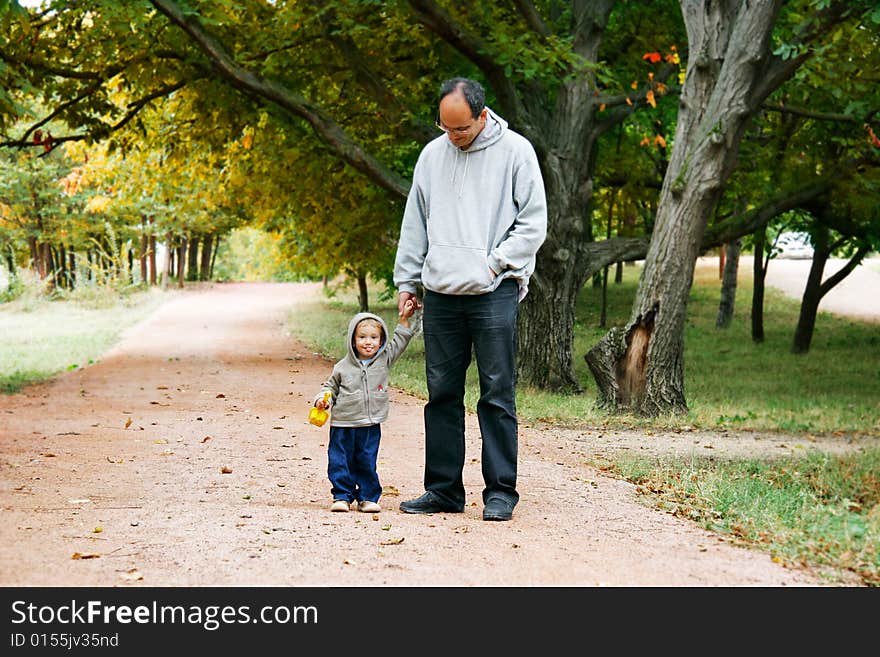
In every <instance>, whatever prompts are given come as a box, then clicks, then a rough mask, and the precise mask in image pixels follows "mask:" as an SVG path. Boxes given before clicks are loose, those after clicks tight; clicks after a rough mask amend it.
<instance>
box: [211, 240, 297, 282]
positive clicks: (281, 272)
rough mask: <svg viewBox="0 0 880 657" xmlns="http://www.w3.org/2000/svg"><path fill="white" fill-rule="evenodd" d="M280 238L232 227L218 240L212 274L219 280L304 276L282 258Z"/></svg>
mask: <svg viewBox="0 0 880 657" xmlns="http://www.w3.org/2000/svg"><path fill="white" fill-rule="evenodd" d="M279 242H280V240H279V237H278V236H277V235H272V234H269V233H266V232H264V231H261V230H258V229H256V228H250V227H244V228H239V229H236V230H233V231H232V232H230V233H229V235H228V236H227V237H226V238H225V239H224V240H223V242H221V243H220V249H219V251H218V252H217V261H216V263H215V265H214V278H215V279H216V280H218V281H299V280H305V279H306V278H307V277H306V276H305V274H304V273H303V272H298V271H296V270H294V269H293V268H292V267H291V265H290V263H289V262H288V261H287V260H285V259H284V257H283V255H282V252H281V247H280V244H279Z"/></svg>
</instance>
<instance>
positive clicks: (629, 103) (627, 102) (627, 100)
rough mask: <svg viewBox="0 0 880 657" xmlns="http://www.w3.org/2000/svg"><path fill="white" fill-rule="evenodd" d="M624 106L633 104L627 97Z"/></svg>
mask: <svg viewBox="0 0 880 657" xmlns="http://www.w3.org/2000/svg"><path fill="white" fill-rule="evenodd" d="M626 104H627V105H632V104H633V102H632V101H631V100H630V98H629V96H627V97H626Z"/></svg>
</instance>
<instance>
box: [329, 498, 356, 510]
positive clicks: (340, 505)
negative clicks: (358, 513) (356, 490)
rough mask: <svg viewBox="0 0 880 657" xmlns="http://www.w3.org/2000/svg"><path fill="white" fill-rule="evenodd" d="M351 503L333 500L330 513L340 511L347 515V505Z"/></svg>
mask: <svg viewBox="0 0 880 657" xmlns="http://www.w3.org/2000/svg"><path fill="white" fill-rule="evenodd" d="M350 504H351V502H348V501H347V500H333V504H331V505H330V510H331V511H341V512H342V513H348V509H349V505H350Z"/></svg>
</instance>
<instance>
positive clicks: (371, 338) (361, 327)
mask: <svg viewBox="0 0 880 657" xmlns="http://www.w3.org/2000/svg"><path fill="white" fill-rule="evenodd" d="M381 346H382V329H380V328H379V327H378V326H372V325H370V324H365V323H364V322H361V323H359V324H358V325H357V326H356V327H355V329H354V348H355V350H356V351H357V353H358V356H360V357H361V358H365V359H366V358H372V357H373V356H375V355H376V352H377V351H379V347H381Z"/></svg>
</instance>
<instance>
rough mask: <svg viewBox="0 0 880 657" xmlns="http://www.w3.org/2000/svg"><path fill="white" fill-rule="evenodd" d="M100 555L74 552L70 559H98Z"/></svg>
mask: <svg viewBox="0 0 880 657" xmlns="http://www.w3.org/2000/svg"><path fill="white" fill-rule="evenodd" d="M100 556H101V555H100V554H98V553H97V552H74V553H73V554H72V555H71V556H70V558H71V559H98V558H99V557H100Z"/></svg>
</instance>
